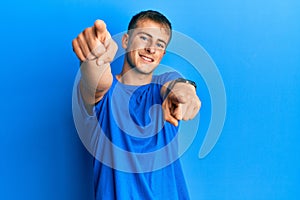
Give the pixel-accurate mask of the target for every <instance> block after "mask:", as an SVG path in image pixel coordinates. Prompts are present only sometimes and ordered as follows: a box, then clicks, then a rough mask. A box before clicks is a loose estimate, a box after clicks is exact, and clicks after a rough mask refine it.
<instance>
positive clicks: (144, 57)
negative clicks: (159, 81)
mask: <svg viewBox="0 0 300 200" xmlns="http://www.w3.org/2000/svg"><path fill="white" fill-rule="evenodd" d="M139 56H140V57H141V58H142V59H143V60H144V61H146V62H153V61H154V59H153V58H149V57H147V56H144V55H139Z"/></svg>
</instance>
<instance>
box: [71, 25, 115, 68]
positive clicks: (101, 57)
mask: <svg viewBox="0 0 300 200" xmlns="http://www.w3.org/2000/svg"><path fill="white" fill-rule="evenodd" d="M72 46H73V51H74V52H75V54H76V56H77V57H78V59H79V60H80V61H81V62H85V61H89V60H95V59H96V60H97V61H96V63H97V64H98V65H102V64H104V63H110V62H111V61H112V60H113V59H114V57H115V54H116V52H117V50H118V46H117V44H116V42H115V41H114V40H113V39H112V38H111V35H110V33H109V32H108V30H107V29H106V24H105V23H104V21H102V20H96V21H95V23H94V26H92V27H88V28H86V29H85V30H84V31H82V32H81V33H80V34H79V35H78V36H77V37H76V38H75V39H74V40H73V41H72Z"/></svg>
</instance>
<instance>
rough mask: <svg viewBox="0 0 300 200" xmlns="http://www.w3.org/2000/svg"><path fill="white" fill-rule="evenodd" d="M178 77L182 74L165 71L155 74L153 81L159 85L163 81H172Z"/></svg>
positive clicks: (162, 83) (163, 82)
mask: <svg viewBox="0 0 300 200" xmlns="http://www.w3.org/2000/svg"><path fill="white" fill-rule="evenodd" d="M178 78H182V76H181V75H180V74H179V73H178V72H176V71H172V72H166V73H163V74H161V75H158V76H156V77H155V78H154V80H153V82H154V83H156V84H159V85H164V84H165V83H167V82H169V81H173V80H175V79H178Z"/></svg>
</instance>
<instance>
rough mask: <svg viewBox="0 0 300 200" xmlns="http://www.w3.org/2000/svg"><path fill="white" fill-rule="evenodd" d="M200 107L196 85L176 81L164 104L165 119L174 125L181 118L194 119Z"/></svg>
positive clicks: (176, 124)
mask: <svg viewBox="0 0 300 200" xmlns="http://www.w3.org/2000/svg"><path fill="white" fill-rule="evenodd" d="M200 107H201V101H200V99H199V98H198V96H197V94H196V90H195V87H194V86H192V85H190V84H188V83H176V84H175V85H174V87H173V88H172V90H171V92H170V93H169V94H168V96H167V97H166V99H165V100H164V102H163V104H162V109H163V112H164V119H165V120H166V121H168V122H170V123H171V124H173V125H174V126H178V121H179V120H190V119H193V118H194V117H195V116H196V114H197V113H198V112H199V110H200Z"/></svg>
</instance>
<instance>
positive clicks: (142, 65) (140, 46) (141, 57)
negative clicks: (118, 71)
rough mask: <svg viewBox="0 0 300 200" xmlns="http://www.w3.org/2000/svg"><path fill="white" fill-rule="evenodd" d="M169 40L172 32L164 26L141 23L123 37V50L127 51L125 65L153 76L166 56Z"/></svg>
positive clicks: (149, 21)
mask: <svg viewBox="0 0 300 200" xmlns="http://www.w3.org/2000/svg"><path fill="white" fill-rule="evenodd" d="M169 39H170V30H168V29H166V28H165V26H163V25H162V24H159V23H157V22H154V21H152V20H142V21H139V22H138V23H137V28H135V29H134V30H133V31H132V32H131V33H130V35H127V34H125V35H124V37H123V48H125V49H126V51H127V54H126V59H125V62H127V63H125V64H128V65H129V66H130V67H131V68H134V69H135V70H137V71H138V72H139V73H142V74H151V73H152V72H153V71H154V69H155V68H156V67H157V66H158V65H159V63H160V61H161V59H162V57H163V56H164V54H165V52H166V47H167V44H168V42H169Z"/></svg>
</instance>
